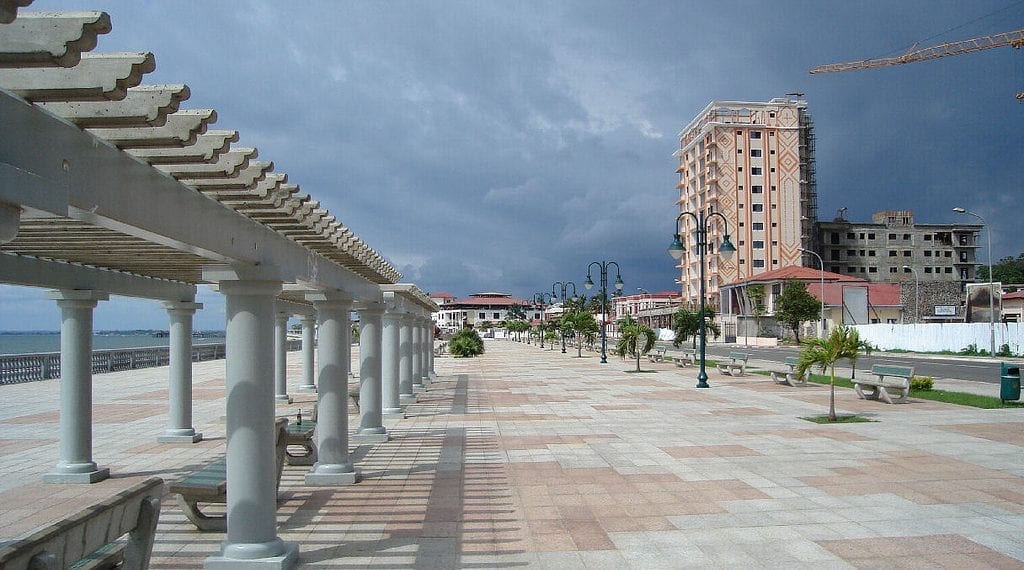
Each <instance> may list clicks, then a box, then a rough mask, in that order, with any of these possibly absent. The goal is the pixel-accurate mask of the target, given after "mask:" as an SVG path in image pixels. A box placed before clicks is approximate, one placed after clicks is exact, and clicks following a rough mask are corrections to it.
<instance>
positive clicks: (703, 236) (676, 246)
mask: <svg viewBox="0 0 1024 570" xmlns="http://www.w3.org/2000/svg"><path fill="white" fill-rule="evenodd" d="M687 216H689V217H691V218H693V221H694V222H695V223H696V224H697V228H696V231H695V232H694V234H695V237H696V241H697V243H696V246H697V253H698V255H699V257H700V260H699V263H700V279H699V280H700V372H699V373H698V374H697V387H698V388H709V387H710V386H709V385H708V373H707V370H706V369H705V367H704V356H705V352H706V348H707V322H706V320H705V318H704V313H705V301H706V300H705V292H704V291H705V287H704V254H705V252H706V251H707V249H708V245H709V243H708V223H709V222H711V220H712V219H713V218H714V217H716V216H717V217H719V218H721V219H722V223H723V224H725V233H724V234H722V244H721V245H719V246H718V255H719V257H721V258H722V259H729V258H730V257H732V254H733V253H735V252H736V246H734V245H733V244H732V242H731V241H729V221H728V220H726V219H725V216H723V215H722V214H721V213H719V212H711V213H705V212H704V211H703V210H701V211H699V212H697V213H694V212H683V213H681V214H679V216H678V217H677V218H676V233H675V237H674V239H673V240H672V245H670V246H669V247H668V253H669V255H671V256H672V257H673V258H674V259H676V260H680V259H682V258H683V253H685V252H686V247H685V246H683V241H682V239H681V235H682V230H681V229H680V222H682V220H683V218H684V217H687ZM602 332H603V331H602Z"/></svg>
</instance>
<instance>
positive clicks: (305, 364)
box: [299, 315, 316, 392]
mask: <svg viewBox="0 0 1024 570" xmlns="http://www.w3.org/2000/svg"><path fill="white" fill-rule="evenodd" d="M315 346H316V315H303V316H302V384H301V385H299V391H300V392H316V384H314V383H313V378H314V376H315V375H314V373H315V371H316V369H315V368H314V366H315V364H314V357H313V356H314V347H315Z"/></svg>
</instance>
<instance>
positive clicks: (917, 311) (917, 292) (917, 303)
mask: <svg viewBox="0 0 1024 570" xmlns="http://www.w3.org/2000/svg"><path fill="white" fill-rule="evenodd" d="M903 269H909V270H910V271H912V272H913V273H914V322H915V323H917V322H920V320H921V276H920V275H918V274H917V270H916V269H914V268H913V267H911V266H909V265H904V266H903Z"/></svg>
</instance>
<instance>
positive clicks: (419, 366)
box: [409, 315, 423, 393]
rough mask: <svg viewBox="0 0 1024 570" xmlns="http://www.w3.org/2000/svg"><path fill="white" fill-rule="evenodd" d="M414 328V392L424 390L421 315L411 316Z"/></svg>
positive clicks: (411, 324) (411, 323)
mask: <svg viewBox="0 0 1024 570" xmlns="http://www.w3.org/2000/svg"><path fill="white" fill-rule="evenodd" d="M409 321H410V327H411V329H412V389H413V393H416V392H419V391H421V390H423V327H422V326H421V324H420V317H419V316H418V315H412V316H410V317H409Z"/></svg>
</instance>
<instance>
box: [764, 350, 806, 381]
mask: <svg viewBox="0 0 1024 570" xmlns="http://www.w3.org/2000/svg"><path fill="white" fill-rule="evenodd" d="M799 362H800V358H799V357H797V356H787V357H786V366H787V367H788V368H789V369H788V370H772V371H771V375H772V380H774V381H776V382H778V383H779V384H785V385H786V386H795V385H796V384H800V385H801V386H806V385H807V379H808V378H810V376H811V371H810V369H808V370H807V372H805V373H804V375H803V377H802V378H797V377H796V365H797V364H798V363H799Z"/></svg>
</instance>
